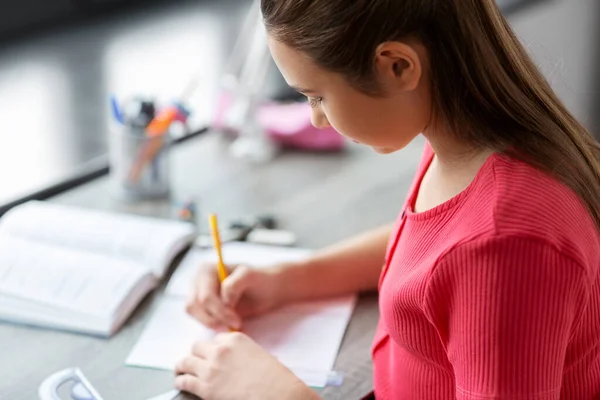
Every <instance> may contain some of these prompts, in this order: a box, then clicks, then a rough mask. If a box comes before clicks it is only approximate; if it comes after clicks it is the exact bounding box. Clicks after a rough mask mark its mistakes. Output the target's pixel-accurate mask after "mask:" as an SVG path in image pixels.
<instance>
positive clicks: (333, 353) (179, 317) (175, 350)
mask: <svg viewBox="0 0 600 400" xmlns="http://www.w3.org/2000/svg"><path fill="white" fill-rule="evenodd" d="M309 254H310V252H309V251H307V250H304V249H295V248H278V247H270V246H260V245H254V244H248V243H227V244H225V245H224V246H223V257H224V261H225V262H226V263H227V264H230V265H235V264H240V263H247V264H250V265H252V266H254V267H256V268H261V267H264V266H268V265H272V264H273V263H280V262H287V261H297V260H300V259H302V258H305V257H307V256H308V255H309ZM207 261H211V262H214V261H216V256H215V252H214V251H213V250H212V249H211V250H199V249H194V250H192V251H190V252H189V253H187V255H186V256H185V258H184V260H183V261H182V262H181V264H180V266H179V267H178V270H177V271H176V272H175V274H173V277H172V278H171V281H170V282H169V285H168V286H167V289H166V291H165V297H164V298H163V300H162V301H161V302H160V304H159V305H158V306H157V308H156V309H155V310H154V313H153V315H152V318H151V319H150V321H149V322H148V325H147V326H146V328H145V330H144V332H143V333H142V336H141V337H140V339H139V340H138V342H137V343H136V345H135V346H134V348H133V349H132V351H131V353H130V354H129V356H128V357H127V360H126V361H125V362H126V364H127V365H130V366H136V367H144V368H157V369H167V370H168V369H173V368H174V367H175V364H176V362H177V361H179V360H180V359H181V358H183V357H185V356H186V355H187V354H189V352H190V349H191V348H192V345H193V343H194V342H195V341H197V340H210V339H211V338H212V337H214V335H215V332H214V331H212V330H210V329H208V328H206V327H205V326H203V325H202V324H200V323H199V322H198V321H196V320H194V319H193V318H191V317H190V316H188V315H187V314H186V312H185V302H186V297H187V294H188V292H189V290H190V286H191V282H193V279H194V276H195V274H196V271H197V268H198V265H199V264H200V263H202V262H207ZM356 297H357V296H355V295H348V296H342V297H338V298H331V299H322V300H317V301H309V302H302V303H296V304H288V305H285V306H283V307H281V308H279V309H277V310H274V311H272V312H269V313H267V314H265V315H261V316H259V317H255V318H251V319H248V320H246V321H244V327H243V329H242V330H243V332H244V333H246V334H247V335H249V336H250V337H251V338H252V339H254V340H255V341H256V342H257V343H258V344H259V345H261V346H262V347H263V348H265V349H266V350H268V351H269V352H270V353H271V354H272V355H273V356H275V357H276V358H277V359H279V361H281V362H282V363H283V364H284V365H286V366H287V367H288V368H290V369H291V370H292V372H294V373H295V374H296V376H298V378H300V379H302V380H303V381H304V382H305V383H306V384H308V385H310V386H313V387H323V386H326V385H327V384H328V383H329V382H330V379H332V378H333V379H338V378H337V377H335V374H334V375H332V369H333V366H334V363H335V360H336V357H337V353H338V350H339V348H340V345H341V343H342V339H343V337H344V333H345V331H346V327H347V325H348V322H349V321H350V318H351V316H352V312H353V310H354V305H355V301H356Z"/></svg>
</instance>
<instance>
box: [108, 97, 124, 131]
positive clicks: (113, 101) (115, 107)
mask: <svg viewBox="0 0 600 400" xmlns="http://www.w3.org/2000/svg"><path fill="white" fill-rule="evenodd" d="M110 107H111V109H112V113H113V116H114V117H115V120H116V121H117V122H118V123H119V124H121V125H124V124H125V118H124V117H123V113H122V112H121V107H120V106H119V102H118V101H117V98H116V97H115V95H110Z"/></svg>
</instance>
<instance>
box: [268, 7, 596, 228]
mask: <svg viewBox="0 0 600 400" xmlns="http://www.w3.org/2000/svg"><path fill="white" fill-rule="evenodd" d="M261 8H262V13H263V16H264V21H265V26H266V28H267V30H268V32H269V34H270V35H271V36H273V37H274V38H275V39H277V40H279V41H281V42H283V43H285V44H287V45H289V46H291V47H293V48H295V49H297V50H299V51H302V52H304V53H305V54H307V55H308V56H309V57H311V58H312V59H313V60H314V61H315V62H316V63H317V65H320V66H321V67H323V68H326V69H328V70H330V71H334V72H338V73H340V74H342V75H343V76H344V77H345V78H346V79H347V81H348V82H349V83H350V84H351V85H353V86H354V87H355V88H357V89H358V90H360V91H362V92H364V93H367V94H371V95H377V87H378V86H377V82H376V79H375V76H374V68H373V67H374V59H375V51H376V48H377V46H378V45H380V44H381V43H383V42H386V41H393V40H401V39H403V38H408V37H412V38H417V39H418V40H419V41H421V42H422V43H423V44H424V45H425V46H426V48H427V50H428V53H429V60H430V64H431V66H430V70H431V77H430V79H431V82H432V85H431V90H432V99H434V106H433V111H434V115H436V116H440V117H442V118H443V119H444V121H445V122H446V123H448V124H449V127H450V129H451V131H452V132H453V134H455V135H457V139H459V140H460V141H462V142H463V143H467V144H469V145H471V146H473V147H475V148H489V149H492V150H495V151H497V152H499V153H503V154H506V155H508V156H511V157H514V158H517V159H521V160H523V161H525V162H528V163H529V164H531V165H533V166H534V167H536V168H539V169H541V170H542V171H545V172H547V173H549V174H551V175H552V176H554V177H555V178H557V179H558V180H560V181H561V182H563V183H564V184H566V185H567V186H568V187H570V188H571V189H572V190H573V191H574V192H575V193H576V194H577V195H578V196H579V197H580V198H581V199H582V201H583V202H584V203H585V205H586V206H587V207H588V209H589V211H590V213H591V215H592V217H593V219H594V220H595V222H596V225H597V226H598V227H600V163H599V161H598V156H599V154H600V146H599V145H598V143H597V142H596V140H595V139H594V138H593V137H592V135H590V134H589V133H588V132H587V131H586V129H585V128H584V127H583V126H582V125H581V124H580V123H579V122H577V121H576V120H575V118H574V117H573V116H572V115H571V114H570V113H569V111H567V109H566V108H565V106H564V105H563V104H562V103H561V101H560V100H559V99H558V98H557V96H556V95H555V93H554V92H553V91H552V89H551V88H550V85H549V84H548V83H547V81H546V80H545V79H544V78H543V76H542V75H541V73H540V72H539V70H538V69H537V67H536V66H535V65H534V63H533V62H532V61H531V59H530V58H529V56H528V55H527V53H526V51H525V50H524V48H523V47H522V45H521V44H520V42H519V40H518V39H517V38H516V36H515V34H514V33H513V31H512V29H511V28H510V26H509V25H508V23H507V21H506V20H505V19H504V17H503V16H502V14H501V12H500V10H499V9H498V6H497V5H496V2H495V0H262V7H261Z"/></svg>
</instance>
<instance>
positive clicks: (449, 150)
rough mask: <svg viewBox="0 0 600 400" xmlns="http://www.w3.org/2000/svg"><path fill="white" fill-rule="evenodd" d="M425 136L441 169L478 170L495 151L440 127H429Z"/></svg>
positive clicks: (459, 171)
mask: <svg viewBox="0 0 600 400" xmlns="http://www.w3.org/2000/svg"><path fill="white" fill-rule="evenodd" d="M423 136H425V138H426V139H427V141H428V142H429V144H430V145H431V147H432V149H433V152H434V153H435V157H436V164H437V167H438V168H439V170H440V171H443V172H445V173H449V174H452V175H454V174H456V173H458V174H461V173H462V172H465V171H472V170H475V171H478V170H479V168H480V167H481V165H483V163H484V162H485V160H486V159H487V158H488V157H489V156H490V155H491V154H492V153H493V151H492V150H490V149H486V148H476V147H473V146H470V145H468V144H465V143H462V142H460V141H458V140H456V139H455V136H454V135H452V134H451V133H450V131H449V130H447V129H444V128H443V127H440V128H438V129H427V130H426V131H425V132H423Z"/></svg>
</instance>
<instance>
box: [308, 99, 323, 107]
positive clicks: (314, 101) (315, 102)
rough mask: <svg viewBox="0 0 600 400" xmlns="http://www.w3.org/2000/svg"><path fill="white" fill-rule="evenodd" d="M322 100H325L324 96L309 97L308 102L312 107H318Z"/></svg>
mask: <svg viewBox="0 0 600 400" xmlns="http://www.w3.org/2000/svg"><path fill="white" fill-rule="evenodd" d="M322 102H323V98H322V97H309V98H308V104H309V105H310V106H311V107H312V108H316V107H318V106H319V105H320V104H321V103H322Z"/></svg>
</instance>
